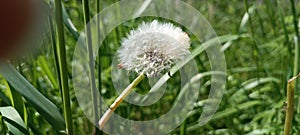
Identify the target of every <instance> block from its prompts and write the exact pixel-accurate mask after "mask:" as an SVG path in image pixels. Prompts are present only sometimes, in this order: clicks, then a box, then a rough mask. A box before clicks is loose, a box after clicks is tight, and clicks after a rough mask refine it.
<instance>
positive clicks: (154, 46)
mask: <svg viewBox="0 0 300 135" xmlns="http://www.w3.org/2000/svg"><path fill="white" fill-rule="evenodd" d="M189 47H190V38H189V37H188V35H187V34H186V33H185V32H183V31H182V30H181V29H180V28H179V27H175V26H174V25H173V24H171V23H159V22H158V21H157V20H154V21H153V22H151V23H142V24H141V25H140V26H139V27H138V28H137V29H135V30H132V31H130V33H129V34H128V35H127V38H124V39H123V40H122V44H121V47H120V49H119V50H118V58H119V61H120V62H121V64H122V67H124V68H125V69H127V70H134V71H136V72H137V73H138V74H141V73H143V74H146V75H147V76H148V77H154V76H156V75H157V74H158V73H160V72H162V71H164V70H167V69H169V68H170V67H171V66H172V64H174V63H176V62H177V61H178V60H181V59H183V58H184V56H185V55H186V54H187V53H188V49H189Z"/></svg>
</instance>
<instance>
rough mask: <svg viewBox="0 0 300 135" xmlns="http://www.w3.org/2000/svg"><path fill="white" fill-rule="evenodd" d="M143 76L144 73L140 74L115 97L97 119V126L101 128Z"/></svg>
mask: <svg viewBox="0 0 300 135" xmlns="http://www.w3.org/2000/svg"><path fill="white" fill-rule="evenodd" d="M144 78H145V75H144V74H140V75H139V76H138V77H137V78H135V80H134V81H133V82H132V83H131V84H129V85H128V86H127V88H126V89H125V90H124V91H123V92H122V93H121V94H120V95H119V96H118V97H117V99H116V100H115V101H114V103H113V104H112V105H111V106H110V107H109V109H108V110H107V111H106V112H105V113H104V115H103V116H102V117H101V119H100V120H99V127H100V129H102V128H103V127H104V126H105V124H106V122H107V121H108V119H109V118H110V116H111V115H112V114H113V112H114V111H115V110H116V109H117V107H118V106H119V105H120V104H121V103H122V101H123V100H124V99H125V98H126V97H127V96H128V94H129V93H130V92H131V91H132V90H133V88H134V87H136V86H137V85H138V84H139V83H140V82H141V81H142V80H143V79H144Z"/></svg>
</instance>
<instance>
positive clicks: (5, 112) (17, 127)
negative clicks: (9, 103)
mask: <svg viewBox="0 0 300 135" xmlns="http://www.w3.org/2000/svg"><path fill="white" fill-rule="evenodd" d="M0 113H1V114H2V116H3V117H2V118H3V120H4V121H5V123H6V125H7V128H8V131H9V132H10V133H12V134H14V135H29V132H28V130H27V129H26V126H25V123H24V122H23V120H22V118H21V117H20V115H19V113H18V112H17V111H16V110H15V108H13V107H0Z"/></svg>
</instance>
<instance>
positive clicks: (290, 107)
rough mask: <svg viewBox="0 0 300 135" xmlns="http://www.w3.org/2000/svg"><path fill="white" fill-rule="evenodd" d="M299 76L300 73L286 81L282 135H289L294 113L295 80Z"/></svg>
mask: <svg viewBox="0 0 300 135" xmlns="http://www.w3.org/2000/svg"><path fill="white" fill-rule="evenodd" d="M299 76H300V73H299V74H298V75H297V76H295V77H293V78H291V79H290V80H289V81H288V85H287V108H286V115H285V123H284V135H289V134H290V131H291V127H292V122H293V113H294V89H295V80H296V79H297V78H298V77H299Z"/></svg>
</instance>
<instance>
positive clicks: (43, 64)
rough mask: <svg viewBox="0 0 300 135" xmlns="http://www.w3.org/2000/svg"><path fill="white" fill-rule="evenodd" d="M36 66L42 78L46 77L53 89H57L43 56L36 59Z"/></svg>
mask: <svg viewBox="0 0 300 135" xmlns="http://www.w3.org/2000/svg"><path fill="white" fill-rule="evenodd" d="M38 65H39V66H40V67H41V69H42V72H43V76H47V78H48V79H49V81H50V83H51V84H52V86H53V88H54V89H58V84H57V82H56V80H55V77H54V76H53V73H52V71H51V69H50V66H49V64H48V62H47V60H46V58H45V56H39V57H38Z"/></svg>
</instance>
